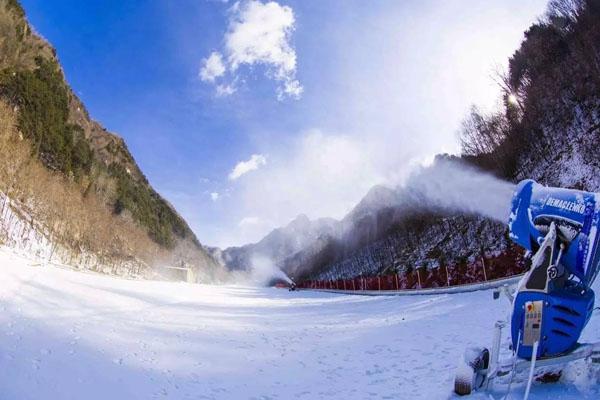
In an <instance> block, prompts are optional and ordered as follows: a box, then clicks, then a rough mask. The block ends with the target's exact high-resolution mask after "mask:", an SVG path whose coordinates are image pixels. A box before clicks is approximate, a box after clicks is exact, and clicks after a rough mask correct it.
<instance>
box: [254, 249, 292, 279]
mask: <svg viewBox="0 0 600 400" xmlns="http://www.w3.org/2000/svg"><path fill="white" fill-rule="evenodd" d="M250 262H251V265H250V280H251V282H252V283H254V284H255V285H261V286H264V285H267V284H268V283H269V281H271V280H273V279H282V280H284V281H286V282H287V283H289V284H290V285H291V284H292V283H293V282H292V280H291V279H290V278H289V277H288V276H287V275H286V274H285V272H283V271H282V270H280V269H279V268H277V267H276V266H275V263H273V261H272V260H271V259H270V258H268V257H265V256H263V255H260V254H255V255H253V256H252V258H251V260H250Z"/></svg>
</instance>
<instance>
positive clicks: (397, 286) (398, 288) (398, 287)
mask: <svg viewBox="0 0 600 400" xmlns="http://www.w3.org/2000/svg"><path fill="white" fill-rule="evenodd" d="M396 290H400V285H399V284H398V272H396Z"/></svg>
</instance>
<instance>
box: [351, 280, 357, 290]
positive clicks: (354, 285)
mask: <svg viewBox="0 0 600 400" xmlns="http://www.w3.org/2000/svg"><path fill="white" fill-rule="evenodd" d="M355 280H356V278H352V290H354V291H355V290H356V284H355V283H354V281H355Z"/></svg>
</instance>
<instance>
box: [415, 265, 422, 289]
mask: <svg viewBox="0 0 600 400" xmlns="http://www.w3.org/2000/svg"><path fill="white" fill-rule="evenodd" d="M415 272H416V273H417V281H418V282H419V289H422V288H423V287H422V286H421V274H420V273H419V268H417V269H416V270H415Z"/></svg>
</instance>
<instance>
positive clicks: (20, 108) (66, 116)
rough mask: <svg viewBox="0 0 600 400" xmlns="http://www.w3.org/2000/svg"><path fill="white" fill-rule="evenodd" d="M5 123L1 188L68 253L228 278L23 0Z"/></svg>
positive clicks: (10, 51)
mask: <svg viewBox="0 0 600 400" xmlns="http://www.w3.org/2000/svg"><path fill="white" fill-rule="evenodd" d="M116 111H117V110H115V112H116ZM0 123H1V128H2V129H1V132H0V134H1V136H0V153H1V154H0V163H1V168H0V191H2V192H4V193H5V194H6V195H7V196H8V197H9V198H10V199H12V200H13V201H15V202H17V203H19V207H21V208H24V209H26V210H27V212H28V213H29V214H31V215H32V216H33V217H34V218H35V220H36V222H42V223H43V225H44V226H46V227H47V232H46V234H47V235H50V236H51V237H52V239H53V240H54V241H57V242H59V243H60V245H61V246H63V247H67V248H69V249H71V250H72V251H73V252H75V253H81V252H88V253H92V254H94V255H98V256H99V259H100V260H105V261H106V262H110V263H114V262H115V261H118V260H130V259H135V260H138V261H139V262H140V263H142V264H144V265H146V266H152V265H156V264H158V263H163V264H164V263H176V264H180V263H182V262H184V263H187V264H189V265H192V266H193V267H194V268H195V269H196V270H197V272H198V273H199V274H200V276H201V277H202V278H203V279H211V278H212V276H213V275H215V274H218V269H219V268H218V266H217V264H216V263H215V262H214V260H213V259H212V257H210V256H209V255H208V254H207V253H206V251H205V250H204V248H203V247H202V246H201V245H200V243H199V242H198V240H197V238H196V236H195V235H194V234H193V232H192V231H191V230H190V228H189V227H188V225H187V223H186V222H185V221H184V220H183V219H182V218H181V216H179V215H178V214H177V212H176V211H175V209H174V208H173V207H172V206H171V205H170V204H169V203H168V202H167V201H165V200H164V199H163V198H162V197H161V196H160V195H159V194H158V193H157V192H156V191H155V190H154V189H153V188H152V186H151V185H150V184H149V182H148V180H147V179H146V177H145V176H144V175H143V173H142V172H141V171H140V169H139V168H138V166H137V164H136V162H135V160H134V159H133V157H132V155H131V154H130V152H129V151H128V149H127V146H126V144H125V142H124V141H123V139H122V138H120V137H119V136H117V135H115V134H113V133H110V132H108V131H107V130H106V129H104V128H103V127H102V126H101V125H100V124H99V123H97V122H95V121H93V120H92V119H91V118H90V116H89V115H88V112H87V110H86V109H85V106H84V105H83V104H82V103H81V101H80V100H79V99H78V98H77V96H76V95H75V94H74V92H73V91H72V90H71V88H70V87H69V85H68V84H67V82H66V80H65V77H64V73H63V71H62V69H61V67H60V64H59V61H58V58H57V55H56V52H55V50H54V49H53V48H52V47H51V45H50V44H48V43H47V42H46V41H45V40H43V39H42V38H40V37H39V36H38V35H37V34H36V33H35V32H34V31H32V28H31V27H30V26H29V24H28V22H27V20H26V17H25V13H24V10H23V8H22V7H21V6H20V4H19V3H18V1H16V0H0Z"/></svg>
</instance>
